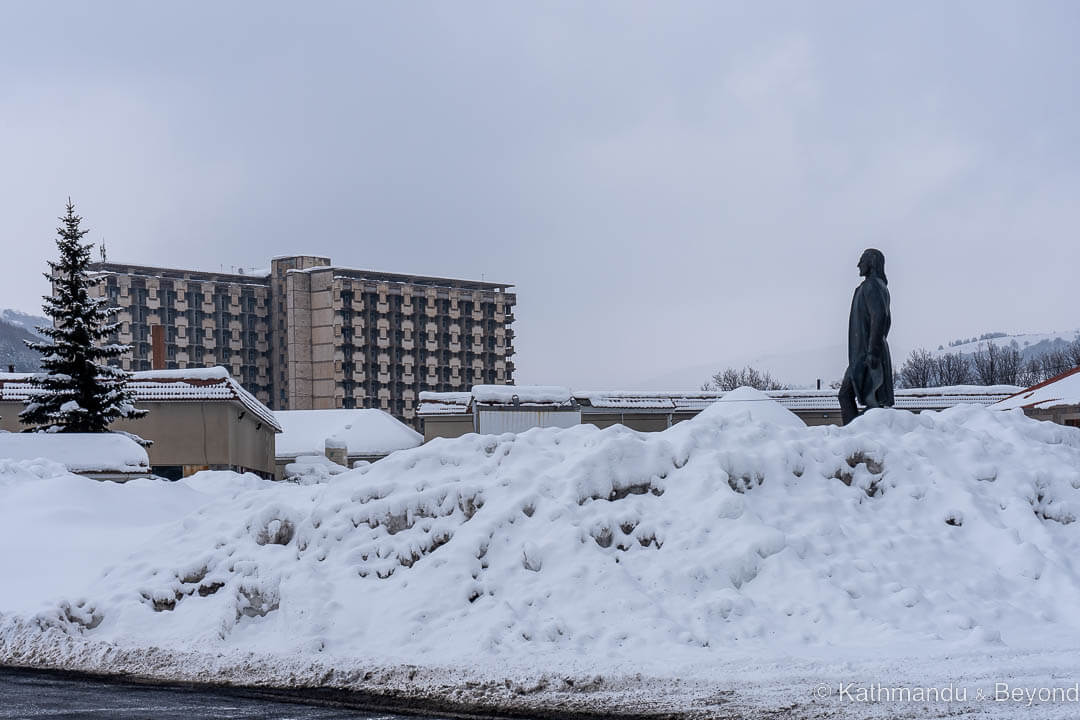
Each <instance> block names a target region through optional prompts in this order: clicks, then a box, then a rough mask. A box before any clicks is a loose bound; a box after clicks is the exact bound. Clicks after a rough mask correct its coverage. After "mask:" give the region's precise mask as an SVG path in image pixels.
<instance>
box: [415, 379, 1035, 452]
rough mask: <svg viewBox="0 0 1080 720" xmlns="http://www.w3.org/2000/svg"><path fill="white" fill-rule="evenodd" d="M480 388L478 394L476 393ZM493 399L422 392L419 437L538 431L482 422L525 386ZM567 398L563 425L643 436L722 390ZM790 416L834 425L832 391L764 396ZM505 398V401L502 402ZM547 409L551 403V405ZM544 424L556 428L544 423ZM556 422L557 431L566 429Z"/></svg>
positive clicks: (995, 393)
mask: <svg viewBox="0 0 1080 720" xmlns="http://www.w3.org/2000/svg"><path fill="white" fill-rule="evenodd" d="M478 389H479V395H478V393H477V391H478ZM497 390H498V392H497V393H496V394H495V395H490V394H489V393H488V391H487V389H485V387H484V386H478V387H474V388H473V392H471V393H460V392H454V393H439V392H425V393H421V395H420V406H419V408H418V414H419V416H420V417H421V418H423V420H424V438H425V439H426V440H431V439H433V438H436V437H458V436H460V435H464V434H465V433H470V432H479V433H482V434H492V433H499V432H521V431H522V430H525V429H528V428H529V427H543V426H544V425H545V423H544V422H540V421H539V415H537V416H536V417H537V419H538V421H537V422H533V423H532V424H528V423H521V422H519V426H515V427H513V428H511V427H509V426H507V427H505V428H500V427H499V426H496V425H493V424H491V423H482V422H481V420H482V418H483V417H484V415H485V413H487V414H490V413H492V412H494V411H496V410H502V411H503V412H506V411H511V410H514V403H513V400H512V397H513V396H514V395H515V394H516V395H517V396H518V398H519V400H518V402H519V405H520V404H522V401H521V398H526V397H534V396H535V391H534V389H533V388H530V387H529V386H522V385H517V386H504V387H499V388H497ZM560 390H562V391H563V392H564V393H565V394H566V397H567V398H568V399H567V400H565V401H564V402H563V403H562V404H561V405H560V406H559V408H560V409H561V410H562V412H563V413H565V414H564V415H560V416H559V417H560V419H561V420H566V421H567V423H568V424H577V423H573V422H569V421H570V419H571V418H572V417H573V415H572V413H575V412H576V413H577V416H578V418H579V420H578V422H581V423H588V424H590V425H595V426H597V427H602V428H603V427H608V426H610V425H616V424H618V425H625V426H627V427H629V428H632V429H634V430H640V431H643V432H658V431H660V430H665V429H667V428H669V427H671V426H672V425H674V424H675V423H678V422H682V421H683V420H689V419H690V418H692V417H694V416H695V415H697V414H698V413H700V412H701V411H702V410H704V409H705V408H707V407H709V406H710V405H712V404H713V403H715V402H717V401H718V400H720V399H721V398H723V397H724V395H725V393H723V392H708V391H694V390H691V391H668V392H659V391H658V392H653V391H642V390H585V391H576V392H572V391H570V390H569V389H566V388H560ZM1017 390H1019V388H1017V387H1015V386H1012V385H993V386H986V387H984V386H978V385H957V386H950V387H939V388H908V389H903V390H897V391H896V407H897V408H901V409H904V410H911V411H912V412H922V411H923V410H943V409H945V408H949V407H953V406H954V405H959V404H962V403H970V404H976V405H991V404H992V403H995V402H997V401H999V400H1003V399H1005V398H1007V397H1009V396H1010V395H1012V394H1013V393H1015V392H1017ZM553 391H554V389H553V388H551V387H546V386H544V387H541V388H540V389H539V392H540V393H543V394H545V395H546V397H547V398H548V399H549V400H550V399H552V398H554V392H553ZM765 394H766V395H767V396H768V397H770V398H772V399H773V400H775V401H776V402H778V403H779V404H780V405H781V407H784V408H786V409H788V410H790V411H791V412H793V413H795V414H796V415H797V416H798V417H799V418H800V419H801V420H802V421H803V422H805V423H806V424H807V425H839V424H840V403H839V401H838V400H837V396H836V391H835V390H770V391H767V392H766V393H765ZM507 398H510V400H507ZM550 407H551V408H552V409H554V408H555V406H554V405H552V406H550ZM547 424H555V423H551V422H548V423H547ZM565 426H566V425H565V424H560V425H558V427H565Z"/></svg>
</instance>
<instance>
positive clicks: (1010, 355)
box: [971, 340, 1023, 385]
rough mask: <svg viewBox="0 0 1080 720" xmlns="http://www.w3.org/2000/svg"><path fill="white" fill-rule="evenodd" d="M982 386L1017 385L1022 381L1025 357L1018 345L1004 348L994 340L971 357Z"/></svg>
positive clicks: (976, 375)
mask: <svg viewBox="0 0 1080 720" xmlns="http://www.w3.org/2000/svg"><path fill="white" fill-rule="evenodd" d="M971 361H972V365H974V367H975V377H976V378H977V379H978V381H979V384H980V385H1015V384H1016V383H1017V382H1019V381H1020V375H1021V372H1020V371H1021V369H1022V367H1023V357H1022V356H1021V354H1020V349H1019V348H1018V347H1017V346H1016V344H1015V343H1014V344H1011V345H1006V346H1004V347H1002V346H1000V345H996V344H995V343H994V341H993V340H991V341H989V342H987V343H986V347H985V348H984V349H982V350H979V352H977V353H975V354H974V355H972V356H971Z"/></svg>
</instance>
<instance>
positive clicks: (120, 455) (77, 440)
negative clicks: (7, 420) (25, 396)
mask: <svg viewBox="0 0 1080 720" xmlns="http://www.w3.org/2000/svg"><path fill="white" fill-rule="evenodd" d="M38 458H45V459H47V460H52V461H53V462H57V463H60V464H61V465H63V466H64V467H66V468H67V469H68V471H69V472H74V473H81V472H97V473H148V472H150V461H149V459H148V458H147V456H146V450H144V449H143V448H142V447H141V446H140V445H139V444H138V443H137V442H135V441H134V440H132V439H131V438H130V437H128V436H127V435H125V434H123V433H8V432H5V433H0V459H4V460H36V459H38Z"/></svg>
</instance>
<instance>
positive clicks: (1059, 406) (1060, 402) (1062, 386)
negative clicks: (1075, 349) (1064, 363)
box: [991, 367, 1080, 427]
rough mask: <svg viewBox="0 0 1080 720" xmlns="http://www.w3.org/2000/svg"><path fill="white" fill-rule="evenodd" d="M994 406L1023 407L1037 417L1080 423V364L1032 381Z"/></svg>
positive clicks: (1063, 422) (1039, 418)
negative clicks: (1053, 375)
mask: <svg viewBox="0 0 1080 720" xmlns="http://www.w3.org/2000/svg"><path fill="white" fill-rule="evenodd" d="M991 407H992V408H994V409H997V410H1013V409H1016V408H1020V409H1021V410H1023V411H1024V414H1025V415H1027V416H1028V417H1032V418H1035V419H1036V420H1049V421H1051V422H1055V423H1058V424H1059V425H1069V426H1070V427H1080V367H1077V368H1073V369H1072V370H1069V371H1068V372H1064V373H1062V374H1060V375H1057V376H1055V377H1052V378H1050V379H1049V380H1046V381H1044V382H1041V383H1039V384H1038V385H1032V386H1031V387H1029V388H1027V389H1026V390H1022V391H1020V392H1018V393H1016V394H1015V395H1010V396H1009V397H1007V398H1005V399H1004V400H1001V401H999V402H996V403H994V404H993V405H991Z"/></svg>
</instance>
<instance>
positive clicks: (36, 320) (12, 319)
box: [0, 309, 52, 335]
mask: <svg viewBox="0 0 1080 720" xmlns="http://www.w3.org/2000/svg"><path fill="white" fill-rule="evenodd" d="M0 321H3V322H5V323H7V324H8V325H14V326H15V327H21V328H22V329H23V330H27V331H29V332H32V333H34V334H35V335H38V334H39V333H38V331H37V328H39V327H40V326H42V325H45V326H46V327H47V326H49V325H52V320H50V319H49V318H47V317H45V316H43V315H30V314H29V313H24V312H20V311H19V310H11V309H7V310H0Z"/></svg>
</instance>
